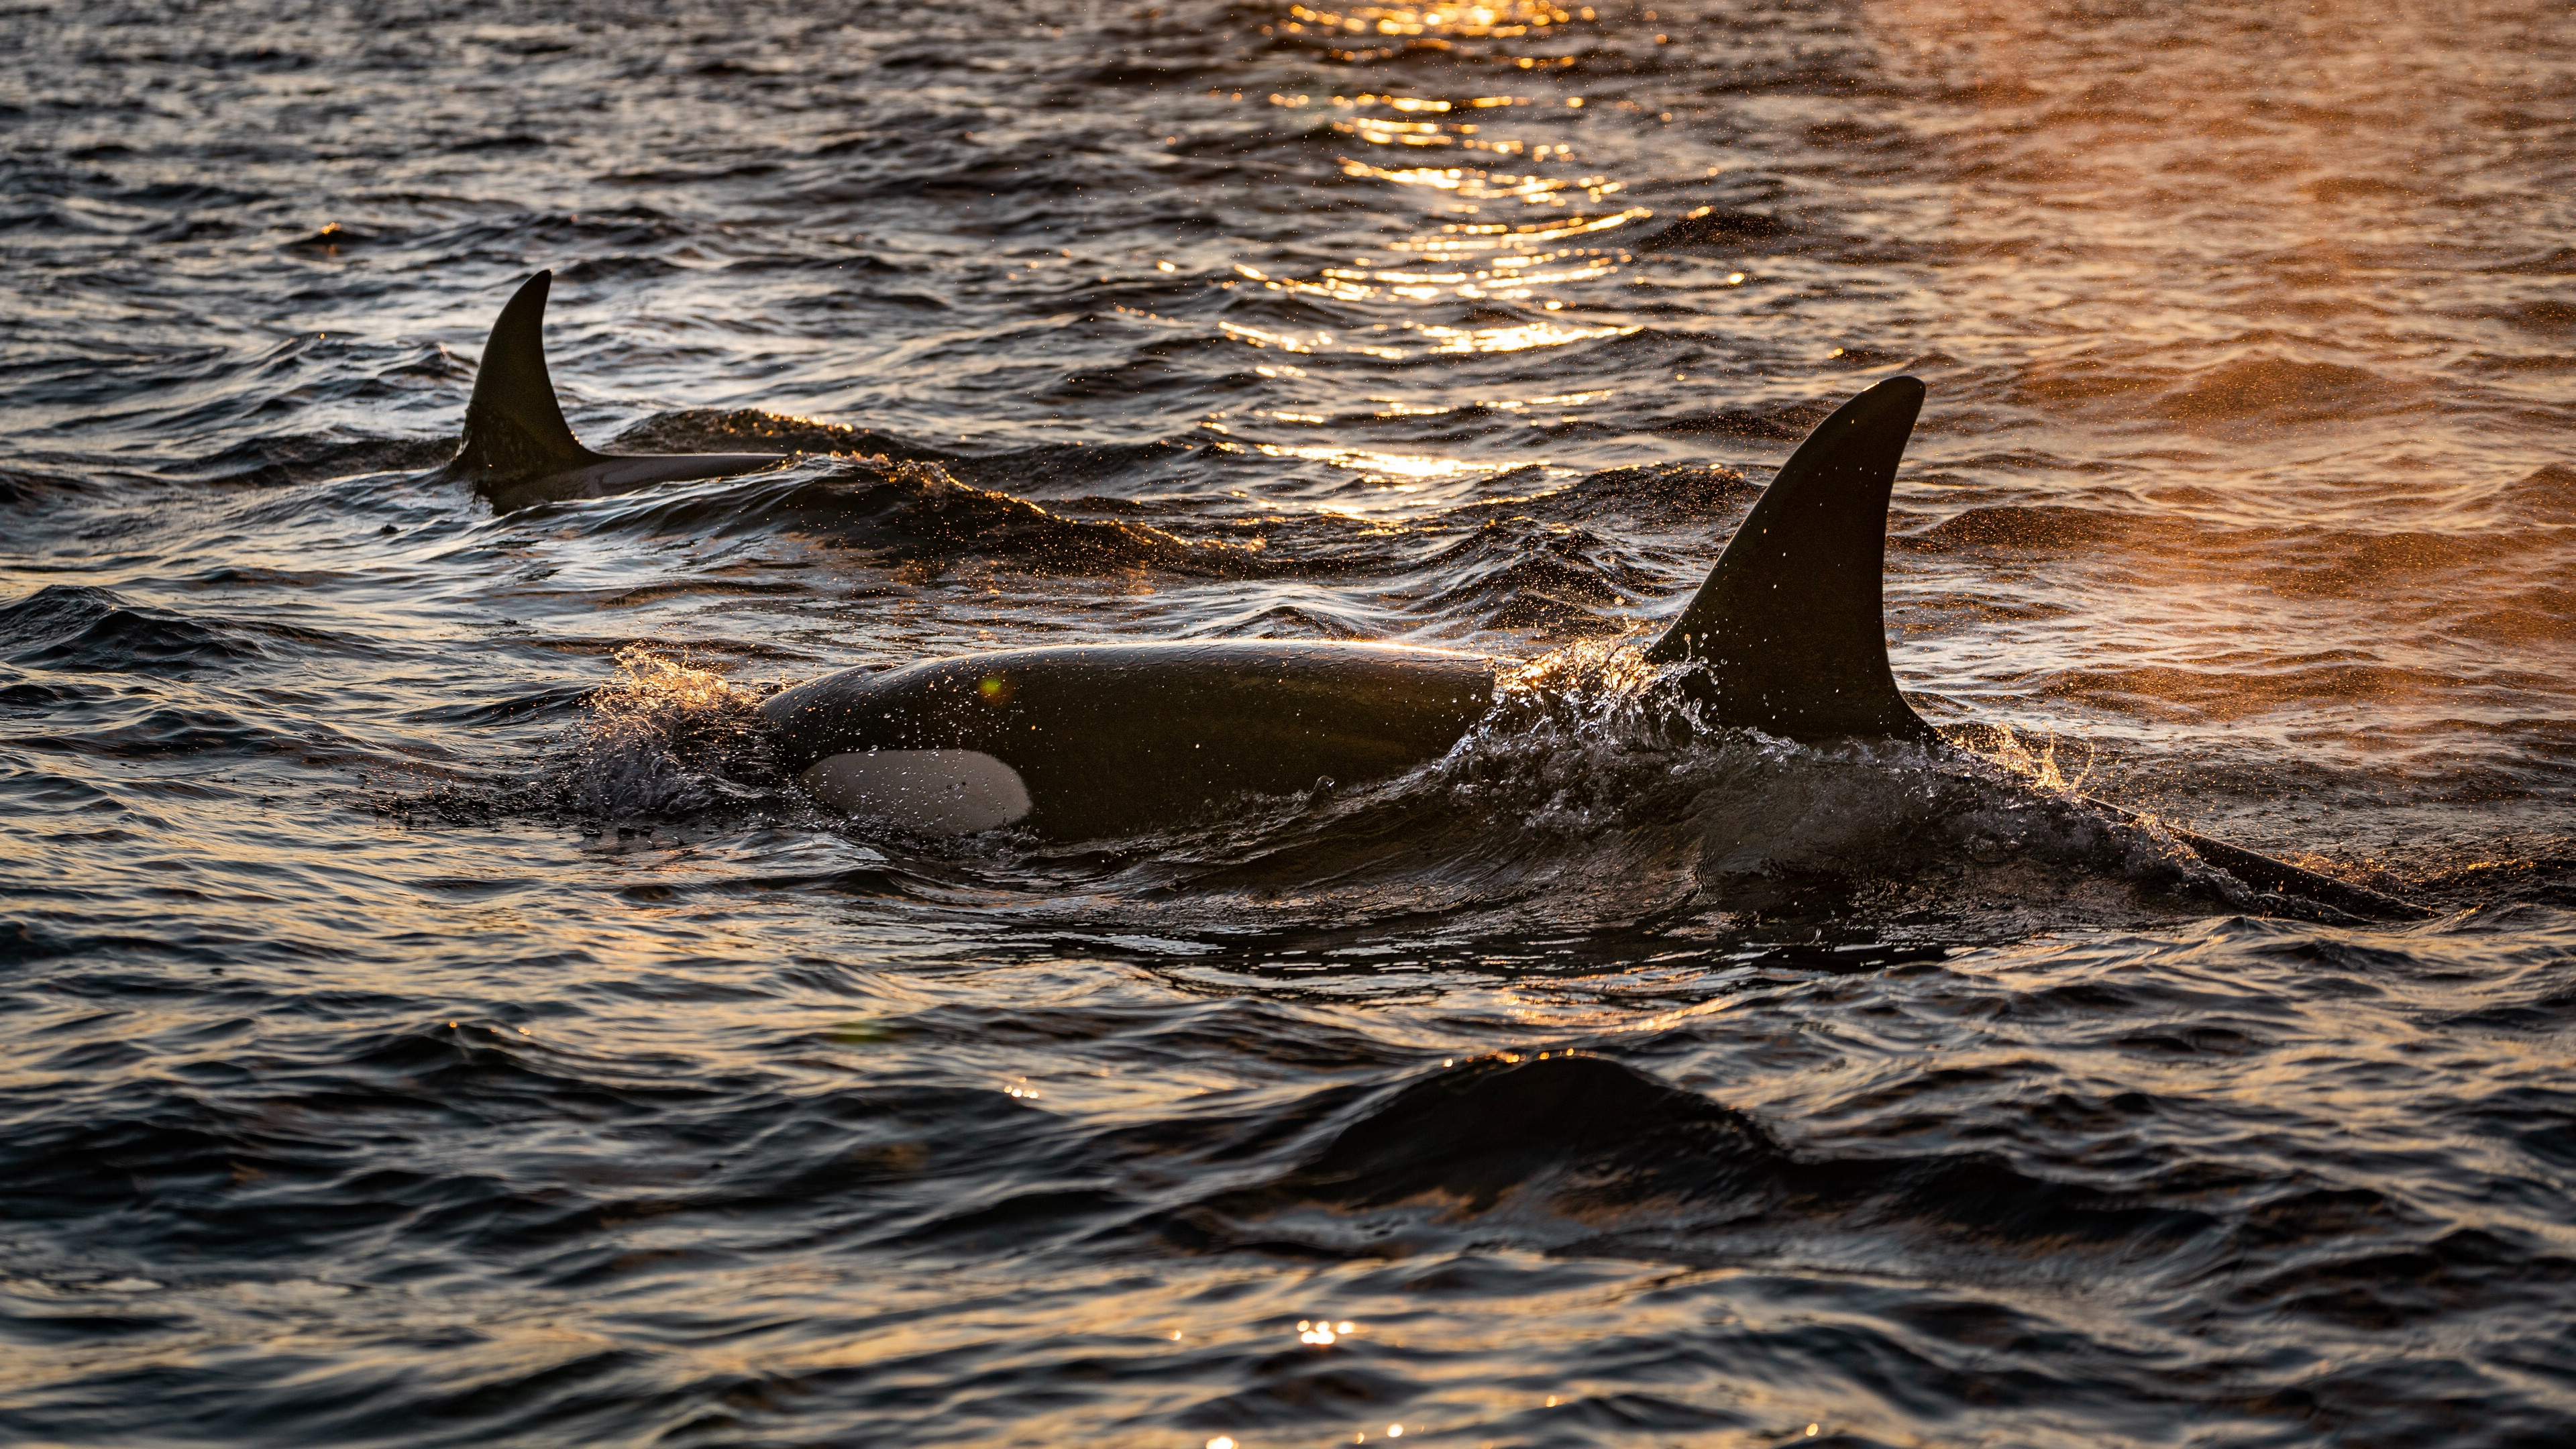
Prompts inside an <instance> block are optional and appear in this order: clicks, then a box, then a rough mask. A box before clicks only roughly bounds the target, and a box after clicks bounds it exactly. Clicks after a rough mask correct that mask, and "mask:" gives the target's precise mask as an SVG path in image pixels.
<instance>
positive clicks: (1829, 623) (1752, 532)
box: [1646, 377, 1932, 740]
mask: <svg viewBox="0 0 2576 1449" xmlns="http://www.w3.org/2000/svg"><path fill="white" fill-rule="evenodd" d="M1922 410H1923V384H1922V383H1921V382H1920V381H1918V380H1916V379H1914V378H1911V377H1891V378H1889V379H1888V380H1886V381H1885V382H1882V383H1880V384H1878V385H1877V386H1875V387H1873V388H1870V389H1869V390H1868V391H1866V392H1864V393H1862V394H1861V395H1860V396H1858V397H1856V398H1853V399H1852V400H1851V401H1850V402H1847V403H1844V404H1843V405H1842V406H1841V407H1839V408H1836V409H1835V410H1834V414H1833V416H1832V417H1829V418H1827V419H1825V420H1824V421H1823V422H1821V423H1819V424H1817V425H1816V430H1815V431H1814V432H1812V433H1809V434H1808V435H1807V440H1806V441H1805V442H1803V443H1801V444H1799V445H1798V451H1797V452H1795V453H1792V454H1790V455H1789V461H1788V462H1786V463H1784V464H1782V465H1781V467H1780V472H1779V475H1778V476H1777V477H1775V478H1773V479H1772V480H1771V486H1770V487H1768V488H1766V489H1764V490H1763V492H1762V497H1761V499H1760V500H1759V501H1758V502H1756V503H1755V504H1754V505H1753V511H1752V512H1751V513H1749V514H1747V515H1746V516H1745V519H1744V522H1743V524H1742V525H1741V526H1739V527H1738V528H1737V529H1736V530H1735V537H1734V538H1733V539H1731V540H1729V541H1728V543H1727V545H1726V552H1725V553H1723V554H1721V555H1719V556H1718V560H1717V567H1716V568H1715V569H1713V570H1711V571H1710V572H1709V576H1708V582H1707V583H1705V584H1702V585H1701V586H1700V590H1699V595H1698V597H1696V598H1694V599H1692V600H1691V602H1690V607H1689V608H1687V609H1684V610H1683V611H1682V615H1681V618H1680V619H1678V620H1676V621H1675V622H1674V624H1673V626H1672V628H1671V629H1669V630H1667V631H1665V634H1664V637H1663V638H1661V639H1658V640H1656V641H1655V643H1654V645H1653V647H1651V648H1649V649H1648V650H1647V651H1646V660H1647V662H1648V663H1650V664H1677V663H1680V662H1682V661H1684V660H1696V661H1698V662H1699V663H1700V664H1702V665H1703V666H1704V667H1703V668H1701V669H1699V670H1696V671H1694V672H1693V674H1692V676H1691V677H1690V679H1689V681H1688V682H1687V685H1686V687H1687V688H1689V689H1690V691H1691V693H1692V694H1693V695H1694V696H1696V697H1697V698H1698V699H1699V700H1700V701H1701V703H1702V704H1703V705H1704V706H1707V707H1710V708H1712V709H1713V710H1714V715H1715V717H1714V719H1713V720H1712V721H1711V722H1712V723H1716V724H1729V725H1750V726H1752V727H1754V728H1756V729H1760V730H1764V731H1767V732H1769V733H1771V734H1776V735H1784V736H1786V737H1788V738H1790V739H1797V740H1812V739H1831V738H1840V737H1846V736H1855V735H1857V736H1867V737H1892V738H1897V739H1924V738H1928V737H1930V736H1931V733H1932V729H1931V726H1929V725H1926V724H1925V723H1924V722H1923V720H1922V717H1921V716H1919V715H1917V714H1915V712H1914V710H1913V708H1912V707H1911V706H1909V705H1907V704H1906V702H1905V699H1904V697H1903V696H1902V695H1900V694H1898V693H1897V692H1896V676H1895V675H1894V674H1893V673H1892V672H1890V671H1889V669H1888V667H1887V629H1886V623H1885V620H1884V618H1883V617H1882V608H1881V603H1880V576H1881V574H1882V573H1883V571H1884V570H1885V568H1886V562H1887V495H1888V490H1889V489H1891V488H1893V487H1894V486H1895V484H1896V465H1897V462H1898V460H1899V459H1901V458H1903V457H1904V456H1905V442H1906V439H1907V438H1908V437H1910V436H1912V434H1913V432H1914V419H1915V416H1916V415H1917V414H1918V413H1920V412H1921V411H1922Z"/></svg>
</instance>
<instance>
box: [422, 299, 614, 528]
mask: <svg viewBox="0 0 2576 1449" xmlns="http://www.w3.org/2000/svg"><path fill="white" fill-rule="evenodd" d="M554 275H555V274H554V273H552V272H539V273H537V274H536V275H535V276H533V277H530V278H528V280H527V281H526V282H525V283H524V284H522V285H521V286H520V288H519V290H518V293H517V295H515V296H513V297H511V298H510V304H509V305H508V306H506V307H503V308H502V309H501V315H500V317H499V318H497V319H495V320H494V321H493V323H492V335H491V336H490V337H489V338H487V339H486V340H485V341H484V343H483V365H482V366H481V367H480V368H478V369H476V371H475V373H474V396H473V398H472V399H471V400H470V401H468V402H467V403H466V404H465V443H464V446H463V447H462V448H461V449H459V450H458V452H457V454H456V462H455V463H454V464H453V465H452V466H454V467H456V468H459V469H463V470H466V471H468V472H472V473H476V474H479V475H480V476H482V477H484V478H486V479H509V478H526V477H534V476H536V475H539V474H543V473H554V472H560V471H562V470H564V469H568V468H578V467H581V466H583V465H584V464H588V463H595V462H597V461H599V454H597V453H594V452H592V451H591V450H589V449H588V448H585V447H583V446H582V445H581V442H580V440H579V439H577V438H575V437H574V436H573V435H572V429H571V428H570V427H569V426H567V425H566V424H565V422H564V415H563V406H562V405H561V404H560V403H557V402H556V401H555V383H554V378H553V377H552V376H550V375H548V373H547V372H546V346H545V324H546V291H547V289H548V288H549V287H550V286H551V285H552V284H553V282H554Z"/></svg>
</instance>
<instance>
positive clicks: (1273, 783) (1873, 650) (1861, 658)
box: [761, 377, 2429, 919]
mask: <svg viewBox="0 0 2576 1449" xmlns="http://www.w3.org/2000/svg"><path fill="white" fill-rule="evenodd" d="M1923 396H1924V388H1923V384H1922V383H1921V382H1919V381H1917V380H1916V379H1914V378H1911V377H1897V378H1890V379H1888V380H1887V381H1885V382H1881V383H1879V384H1878V385H1876V386H1874V387H1872V388H1870V389H1868V390H1867V391H1865V392H1863V393H1861V394H1860V395H1859V396H1858V397H1855V398H1853V399H1852V400H1851V401H1849V402H1847V403H1845V404H1844V405H1843V406H1842V407H1840V408H1838V409H1836V410H1835V412H1834V413H1833V415H1832V416H1830V417H1828V418H1826V419H1825V420H1824V422H1822V423H1820V424H1818V425H1817V427H1816V430H1815V431H1814V432H1813V433H1811V434H1809V435H1808V437H1807V440H1806V441H1805V442H1804V443H1802V444H1800V445H1799V447H1798V450H1797V452H1796V453H1794V454H1792V455H1791V456H1790V458H1789V461H1788V462H1787V463H1785V464H1783V465H1782V466H1781V468H1780V472H1779V474H1778V475H1777V476H1776V477H1775V478H1774V479H1773V480H1772V482H1771V485H1770V486H1769V487H1768V488H1766V489H1764V490H1763V493H1762V496H1761V498H1760V499H1759V500H1758V501H1757V502H1756V503H1755V504H1754V506H1753V510H1752V512H1750V513H1749V514H1747V515H1746V516H1745V519H1744V522H1743V523H1742V524H1741V525H1739V526H1738V527H1737V529H1736V532H1735V536H1734V537H1733V538H1732V539H1731V540H1729V541H1728V543H1727V546H1726V549H1725V551H1724V553H1723V554H1721V555H1720V556H1719V558H1718V561H1717V566H1716V567H1715V568H1714V569H1712V570H1711V571H1710V573H1709V576H1708V579H1707V581H1706V582H1705V583H1704V584H1702V585H1701V587H1700V590H1699V593H1698V594H1697V595H1696V596H1694V597H1693V598H1692V600H1691V602H1690V604H1689V605H1688V606H1687V607H1686V608H1684V609H1683V610H1682V613H1681V615H1680V617H1679V618H1678V619H1676V620H1675V621H1674V623H1673V624H1672V626H1671V627H1670V628H1669V629H1667V630H1666V631H1665V633H1664V634H1663V636H1662V637H1661V638H1660V639H1658V640H1657V641H1656V642H1655V643H1654V644H1653V645H1652V646H1650V647H1649V648H1648V649H1647V650H1646V653H1645V658H1646V660H1647V661H1648V662H1649V663H1654V664H1687V665H1691V666H1694V667H1692V668H1690V669H1688V670H1687V671H1685V672H1683V673H1682V674H1680V675H1679V676H1678V678H1677V681H1676V682H1677V683H1678V684H1679V686H1680V687H1681V688H1682V689H1683V690H1684V691H1685V692H1686V693H1687V694H1689V695H1690V696H1691V698H1692V699H1693V701H1694V702H1695V704H1696V705H1697V707H1698V712H1699V716H1700V718H1701V720H1702V721H1703V722H1705V723H1708V724H1711V725H1721V726H1723V725H1734V726H1742V727H1749V728H1753V729H1758V730H1762V731H1764V732H1766V733H1768V734H1773V735H1778V736H1782V737H1785V738H1788V739H1793V740H1799V741H1805V742H1827V741H1834V740H1848V739H1863V740H1909V741H1917V742H1921V743H1923V744H1925V745H1927V746H1930V747H1933V748H1942V749H1946V748H1948V746H1947V745H1945V744H1944V743H1943V742H1942V741H1941V738H1940V736H1939V735H1938V734H1937V733H1935V732H1934V731H1933V729H1932V727H1931V726H1930V725H1928V724H1926V723H1925V722H1924V721H1923V719H1922V717H1921V716H1920V715H1917V714H1916V713H1915V712H1914V709H1913V707H1912V706H1911V705H1909V704H1907V703H1906V702H1905V698H1904V696H1903V695H1902V694H1900V693H1899V692H1898V691H1897V688H1896V677H1895V675H1894V673H1893V672H1892V671H1891V670H1890V669H1889V667H1888V663H1887V636H1886V631H1885V623H1884V620H1883V604H1882V597H1881V595H1882V588H1881V580H1882V577H1883V572H1884V568H1885V562H1886V546H1887V500H1888V494H1889V492H1890V490H1891V489H1892V488H1893V487H1894V486H1895V482H1896V470H1897V464H1898V462H1899V461H1900V460H1901V459H1902V458H1903V456H1904V453H1905V445H1906V442H1907V440H1908V439H1909V438H1910V437H1911V436H1912V434H1913V429H1914V421H1915V418H1916V416H1917V415H1918V414H1919V413H1920V412H1921V410H1922V406H1923ZM1504 664H1505V662H1504V661H1500V660H1496V659H1491V658H1487V657H1484V656H1481V655H1475V654H1461V653H1451V652H1448V651H1444V650H1436V649H1414V648H1405V647H1401V646H1392V645H1383V644H1346V643H1325V642H1304V641H1298V642H1290V641H1272V640H1241V641H1225V642H1205V643H1194V642H1182V643H1161V644H1145V643H1140V644H1118V645H1075V646H1069V647H1059V648H1046V649H1024V650H1014V651H1006V652H999V653H988V654H971V655H964V656H961V657H958V658H953V659H939V660H931V661H927V662H924V663H920V664H914V665H910V666H906V667H904V668H899V669H894V670H890V671H884V672H872V671H869V670H866V669H852V670H845V671H843V672H841V673H839V674H835V675H831V676H828V677H826V678H823V679H818V680H814V681H812V682H810V683H807V684H804V685H800V686H798V687H796V688H794V689H790V690H786V691H784V692H782V693H780V694H778V695H777V696H775V697H773V698H772V699H770V700H769V701H768V702H767V703H766V704H764V705H763V706H762V708H761V712H762V713H763V714H764V715H765V716H766V717H767V718H768V719H769V720H770V722H771V723H772V724H773V725H775V726H776V728H777V749H778V752H779V755H780V758H781V763H783V764H785V765H786V766H787V767H788V769H789V770H790V771H791V772H793V773H795V774H796V776H797V778H798V780H799V781H800V783H802V784H803V785H804V787H805V788H806V790H807V791H808V792H809V793H811V794H812V795H813V796H814V797H815V798H816V799H817V800H819V801H821V802H822V803H823V804H825V805H827V806H830V807H831V808H833V809H836V810H841V811H844V812H847V813H849V814H853V815H859V816H867V817H873V818H877V819H883V820H888V821H891V822H892V823H895V824H897V825H900V826H903V827H904V828H907V829H911V830H914V831H917V832H920V833H923V834H930V835H958V834H968V833H972V832H975V831H981V830H990V829H995V828H999V827H1003V826H1012V827H1017V828H1020V829H1024V830H1028V831H1031V832H1033V833H1036V834H1039V835H1042V836H1046V837H1049V838H1052V839H1058V840H1082V839H1094V838H1107V837H1115V836H1122V835H1132V834H1135V833H1137V832H1140V831H1145V830H1150V829H1154V828H1158V827H1164V826H1170V825H1175V824H1180V823H1183V822H1186V821H1188V820H1190V819H1192V818H1195V817H1200V816H1204V815H1205V814H1206V813H1207V812H1208V811H1209V810H1210V809H1211V808H1212V807H1218V806H1221V805H1222V804H1223V803H1224V802H1225V801H1226V800H1228V799H1230V798H1232V797H1235V796H1238V795H1242V794H1247V793H1252V794H1272V795H1277V794H1286V793H1290V792H1293V791H1298V790H1306V789H1310V788H1313V787H1314V786H1315V785H1316V784H1317V783H1319V782H1324V781H1329V782H1334V783H1338V784H1345V785H1349V784H1358V783H1362V782H1364V781H1368V780H1373V779H1381V778H1385V777H1387V776H1391V775H1395V774H1400V773H1402V772H1403V771H1406V770H1409V769H1412V768H1415V767H1416V766H1419V765H1422V764H1426V763H1428V762H1430V761H1432V760H1436V759H1438V758H1440V757H1441V756H1442V755H1444V754H1446V753H1448V751H1449V750H1450V749H1451V748H1452V747H1453V746H1455V745H1456V744H1457V743H1458V742H1459V741H1460V740H1461V739H1463V738H1464V737H1465V736H1466V734H1467V732H1468V731H1469V730H1470V729H1472V728H1473V727H1474V725H1475V723H1476V721H1477V720H1478V719H1479V718H1481V717H1482V716H1483V714H1484V713H1485V710H1486V708H1487V706H1488V705H1490V704H1491V702H1492V700H1493V697H1494V689H1495V681H1496V679H1497V676H1498V673H1499V671H1500V670H1501V669H1502V668H1503V667H1504ZM2088 803H2091V804H2094V805H2096V806H2097V808H2099V809H2101V810H2103V811H2104V812H2106V813H2108V814H2111V815H2113V816H2116V817H2118V818H2120V819H2124V820H2130V821H2135V820H2136V819H2137V818H2138V817H2137V816H2136V815H2134V814H2133V813H2131V812H2129V811H2126V810H2122V809H2120V808H2119V807H2117V806H2113V805H2106V804H2101V803H2100V802H2088ZM2170 833H2171V834H2172V835H2173V836H2174V837H2175V838H2176V839H2178V840H2181V841H2182V842H2184V843H2185V844H2187V845H2189V846H2190V847H2192V848H2193V849H2194V850H2195V851H2198V852H2199V853H2200V854H2201V855H2202V857H2203V858H2205V859H2207V860H2209V861H2210V862H2211V863H2212V864H2214V865H2217V866H2219V867H2220V868H2221V869H2224V870H2227V871H2228V872H2230V873H2231V874H2233V875H2235V876H2236V877H2237V878H2238V879H2239V880H2242V881H2244V882H2245V883H2246V884H2248V885H2251V886H2254V887H2255V888H2257V889H2260V890H2268V891H2277V892H2281V893H2284V894H2288V895H2295V896H2300V897H2304V898H2306V899H2308V900H2312V901H2316V902H2319V903H2321V904H2324V905H2328V906H2332V907H2334V908H2336V909H2338V910H2343V911H2348V912H2350V913H2352V914H2354V915H2358V916H2364V917H2375V918H2381V919H2387V918H2420V917H2422V916H2424V915H2426V914H2429V913H2428V912H2425V911H2424V910H2422V909H2421V908H2420V907H2416V906H2412V905H2409V904H2408V903H2406V902H2403V901H2399V900H2395V899H2393V898H2391V897H2388V896H2384V895H2381V894H2379V893H2378V892H2375V891H2370V890H2365V889H2362V888H2361V887H2358V886H2351V885H2346V884H2345V883H2343V882H2341V881H2338V880H2334V879H2332V878H2330V877H2327V876H2322V875H2318V874H2316V873H2315V872H2313V871H2308V870H2303V869H2301V868H2299V867H2297V866H2294V865H2291V864H2289V863H2287V862H2286V861H2279V860H2274V859H2272V858H2271V857H2269V856H2265V855H2259V854H2257V853H2255V852H2253V851H2250V850H2245V849H2242V848H2240V847H2237V846H2231V845H2227V844H2224V843H2223V842H2220V841H2215V840H2210V839H2207V838H2205V837H2203V836H2200V835H2196V834H2192V833H2190V832H2188V831H2181V830H2174V831H2171V832H2170Z"/></svg>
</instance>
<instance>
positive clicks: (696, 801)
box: [564, 644, 775, 821]
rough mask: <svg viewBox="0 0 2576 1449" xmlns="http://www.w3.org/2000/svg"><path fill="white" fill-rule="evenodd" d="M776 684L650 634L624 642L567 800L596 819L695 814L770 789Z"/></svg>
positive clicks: (579, 752) (586, 730)
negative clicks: (724, 670)
mask: <svg viewBox="0 0 2576 1449" xmlns="http://www.w3.org/2000/svg"><path fill="white" fill-rule="evenodd" d="M765 698H767V691H765V690H761V689H753V688H746V687H744V686H741V685H737V684H734V683H732V682H730V681H728V680H726V679H725V678H724V677H723V676H722V675H720V674H717V673H716V672H715V671H713V670H711V669H707V668H703V667H701V666H699V665H698V664H696V663H694V662H693V661H692V660H691V659H690V657H689V656H688V655H687V654H686V653H681V654H678V655H676V656H675V655H670V654H665V653H663V652H662V651H661V650H660V649H658V648H656V647H655V646H653V645H650V644H630V645H628V646H627V647H625V648H624V649H621V650H619V651H618V652H617V673H616V674H615V675H614V676H613V677H611V678H610V680H609V681H608V682H607V683H606V684H603V685H601V686H600V687H599V690H598V691H597V692H596V693H595V694H593V695H592V696H591V699H590V709H589V713H588V715H587V717H586V718H585V719H584V720H583V722H582V726H581V739H580V742H579V744H578V745H577V747H576V748H575V750H574V752H573V760H572V768H571V770H570V772H569V777H568V778H567V779H566V780H565V782H564V784H565V792H566V795H567V797H568V798H567V804H568V805H569V806H570V807H571V808H572V810H573V811H574V812H575V813H577V814H580V815H583V816H587V817H589V818H591V819H593V820H603V821H618V820H632V819H638V818H644V817H652V818H667V817H670V816H674V815H691V814H696V813H699V812H702V811H705V810H708V809H710V808H713V807H716V806H718V805H721V804H724V803H726V802H728V801H733V802H748V801H751V800H756V799H759V798H761V797H762V796H763V795H765V794H766V793H767V789H766V787H767V786H768V785H769V784H770V783H771V780H772V777H773V776H774V773H775V769H774V767H773V766H772V765H771V764H770V762H769V757H768V749H767V744H768V736H767V730H766V722H765V721H763V720H762V719H761V717H760V714H759V707H760V702H761V700H763V699H765Z"/></svg>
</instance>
